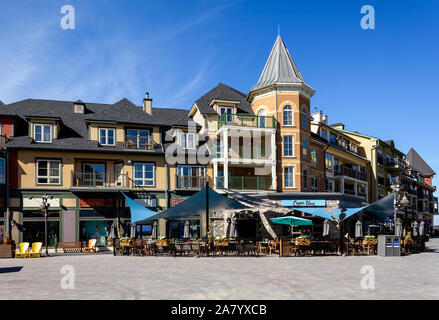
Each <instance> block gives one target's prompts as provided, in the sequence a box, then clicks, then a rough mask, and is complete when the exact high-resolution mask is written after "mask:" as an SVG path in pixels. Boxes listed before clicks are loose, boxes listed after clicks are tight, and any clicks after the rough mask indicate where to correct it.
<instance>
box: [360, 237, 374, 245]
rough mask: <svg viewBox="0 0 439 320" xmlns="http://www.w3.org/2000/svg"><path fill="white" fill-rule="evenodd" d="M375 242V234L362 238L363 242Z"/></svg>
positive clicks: (372, 243)
mask: <svg viewBox="0 0 439 320" xmlns="http://www.w3.org/2000/svg"><path fill="white" fill-rule="evenodd" d="M376 243H377V240H376V238H375V236H365V237H364V240H363V244H369V245H374V244H376Z"/></svg>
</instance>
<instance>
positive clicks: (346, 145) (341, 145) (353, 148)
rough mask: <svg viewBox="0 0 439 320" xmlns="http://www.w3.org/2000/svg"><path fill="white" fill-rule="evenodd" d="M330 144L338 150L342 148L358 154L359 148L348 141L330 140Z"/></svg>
mask: <svg viewBox="0 0 439 320" xmlns="http://www.w3.org/2000/svg"><path fill="white" fill-rule="evenodd" d="M329 144H331V145H333V146H336V147H338V148H342V149H344V150H347V151H350V152H353V153H355V154H358V147H357V145H356V144H354V143H350V142H349V141H347V140H343V139H337V138H336V139H330V140H329Z"/></svg>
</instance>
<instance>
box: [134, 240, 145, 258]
mask: <svg viewBox="0 0 439 320" xmlns="http://www.w3.org/2000/svg"><path fill="white" fill-rule="evenodd" d="M134 253H135V254H137V255H139V256H144V255H145V246H144V243H143V240H142V239H136V242H135V245H134Z"/></svg>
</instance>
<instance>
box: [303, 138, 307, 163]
mask: <svg viewBox="0 0 439 320" xmlns="http://www.w3.org/2000/svg"><path fill="white" fill-rule="evenodd" d="M302 154H303V159H308V140H307V139H305V138H304V139H303V141H302Z"/></svg>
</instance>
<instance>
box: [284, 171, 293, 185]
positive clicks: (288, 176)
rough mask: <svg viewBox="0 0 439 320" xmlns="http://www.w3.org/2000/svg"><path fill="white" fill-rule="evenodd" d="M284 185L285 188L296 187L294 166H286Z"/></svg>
mask: <svg viewBox="0 0 439 320" xmlns="http://www.w3.org/2000/svg"><path fill="white" fill-rule="evenodd" d="M284 187H285V188H293V187H294V167H285V168H284Z"/></svg>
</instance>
